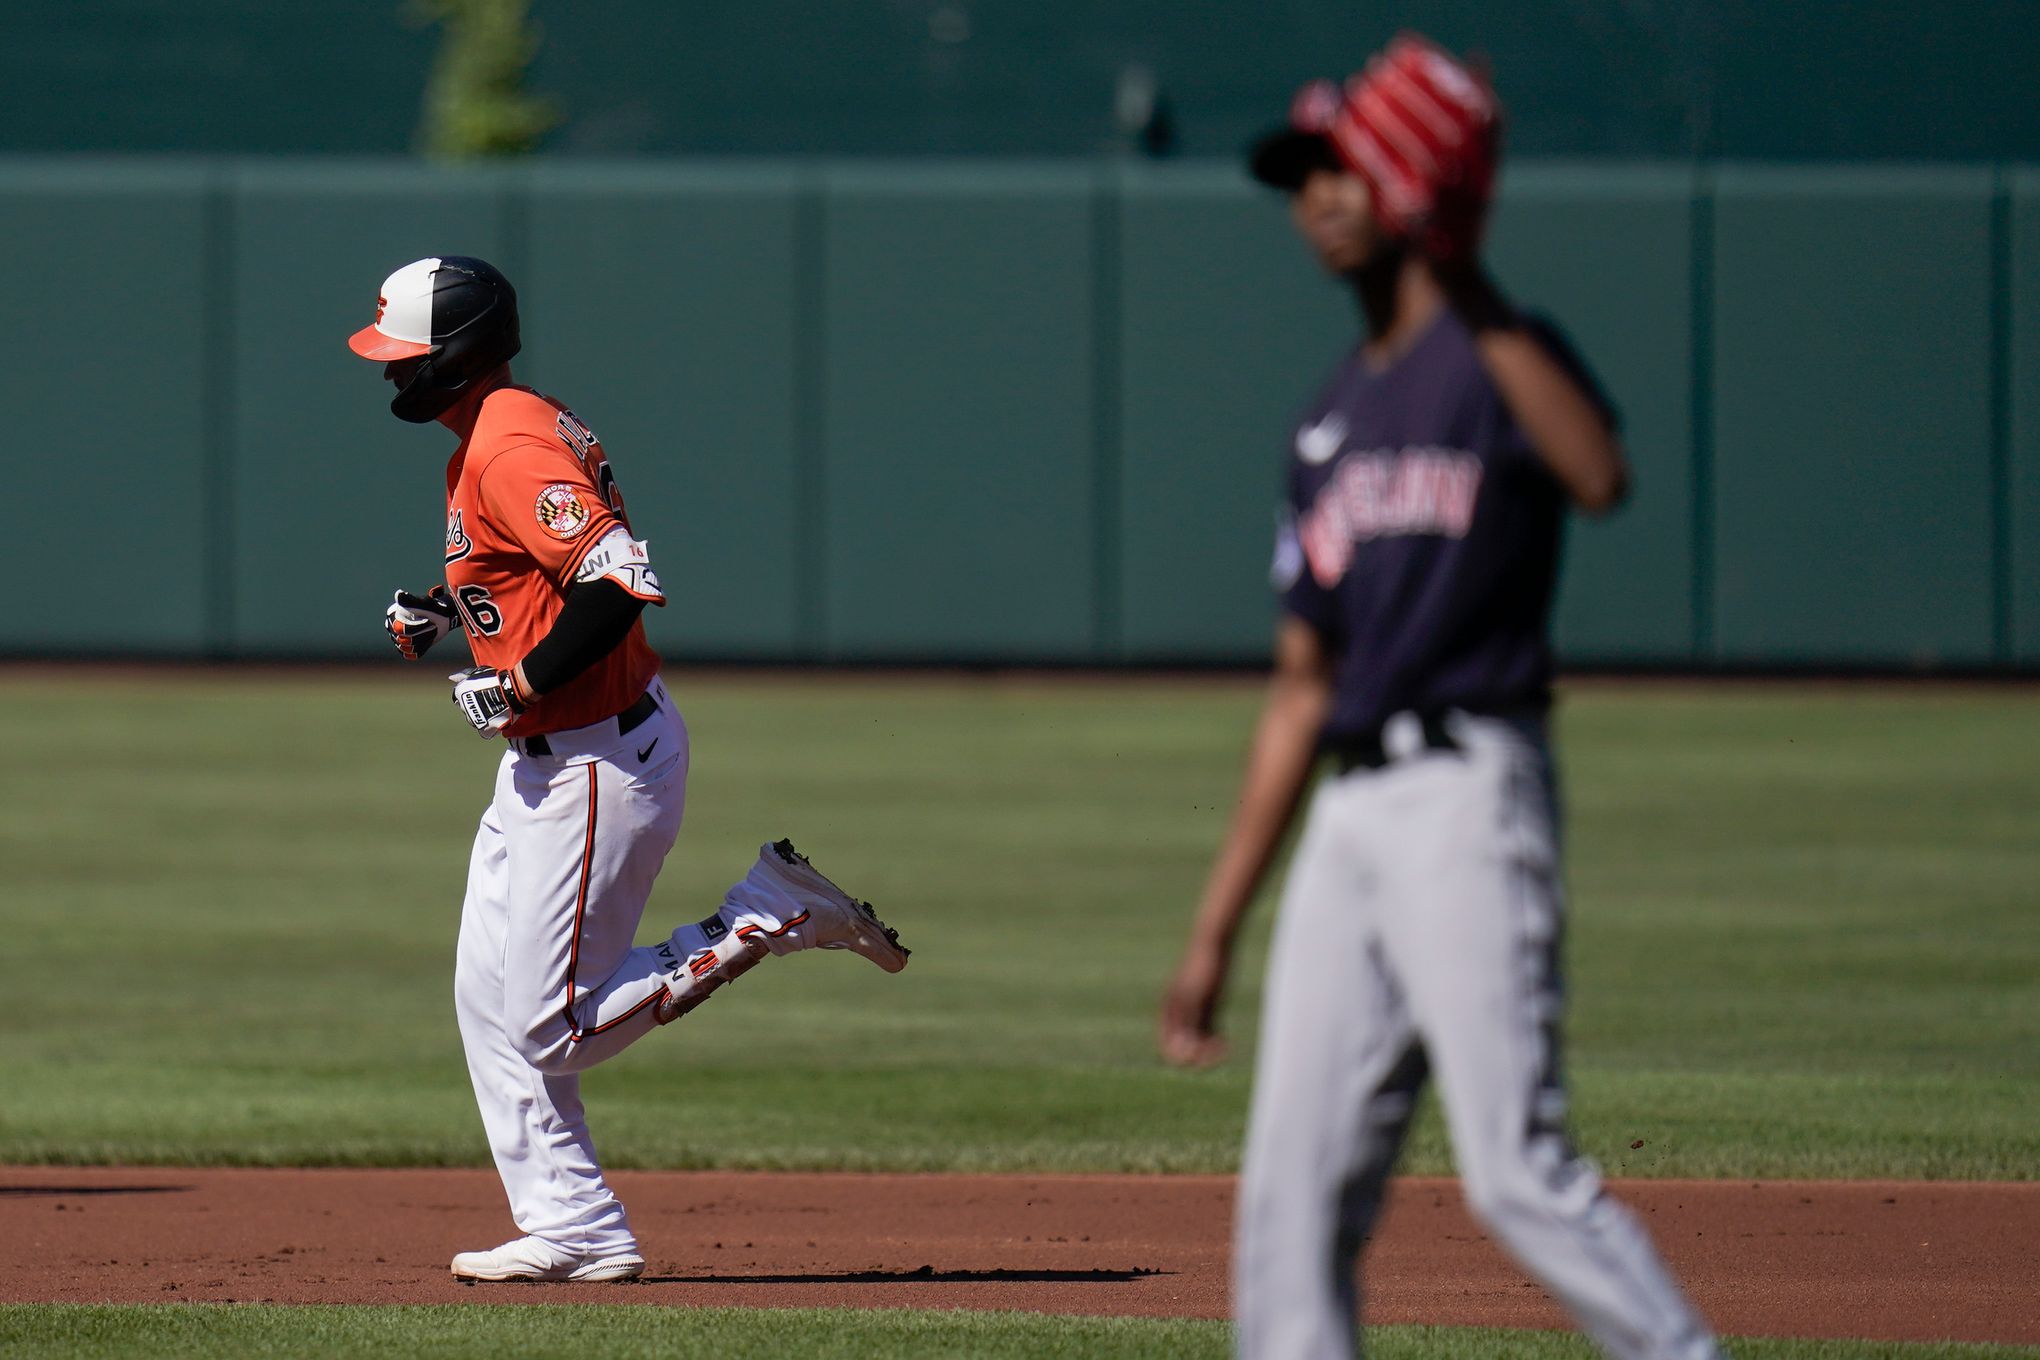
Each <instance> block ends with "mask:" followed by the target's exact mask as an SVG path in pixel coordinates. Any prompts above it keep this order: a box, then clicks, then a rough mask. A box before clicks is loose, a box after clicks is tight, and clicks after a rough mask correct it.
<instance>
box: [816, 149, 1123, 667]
mask: <svg viewBox="0 0 2040 1360" xmlns="http://www.w3.org/2000/svg"><path fill="white" fill-rule="evenodd" d="M826 185H827V199H826V203H825V207H824V213H823V218H824V250H823V262H822V277H823V283H822V299H823V301H822V318H821V320H822V326H823V335H824V337H825V349H824V355H823V361H824V368H823V372H822V376H821V385H822V403H823V404H822V410H823V413H824V414H823V425H822V428H823V464H822V488H823V495H824V504H825V505H826V507H827V510H826V517H825V520H824V523H823V525H822V526H821V538H822V542H821V553H820V559H819V560H820V561H821V562H822V563H823V564H824V565H823V568H822V591H823V601H822V618H823V630H824V633H823V635H824V638H825V640H826V649H827V653H828V655H830V656H833V657H842V658H906V657H916V658H925V657H939V658H949V659H958V660H1019V659H1028V660H1042V661H1047V660H1069V659H1089V658H1091V657H1092V656H1093V655H1094V654H1095V652H1094V646H1095V644H1094V638H1095V633H1096V624H1095V620H1094V607H1095V585H1096V571H1095V566H1094V563H1095V559H1096V555H1097V544H1096V543H1095V541H1094V534H1095V523H1094V515H1095V505H1094V484H1095V480H1096V473H1095V469H1094V466H1093V451H1092V449H1093V445H1092V437H1093V426H1094V423H1095V419H1096V417H1095V413H1094V410H1093V405H1092V403H1093V400H1094V396H1095V394H1094V391H1093V386H1094V384H1093V371H1094V370H1093V360H1094V347H1093V327H1094V318H1093V315H1092V306H1093V297H1092V274H1093V267H1094V260H1093V254H1092V226H1093V222H1094V219H1095V217H1096V209H1095V204H1094V198H1095V192H1096V190H1095V183H1094V179H1093V176H1092V175H1091V174H1090V173H1088V172H1085V171H1078V170H1073V169H1072V170H1066V169H1058V168H1047V169H1040V170H1025V169H1021V168H1017V167H1002V168H997V169H992V168H970V167H961V166H959V167H914V168H911V169H897V170H895V169H890V168H885V167H871V168H860V169H844V170H837V171H832V172H831V173H830V174H829V175H828V177H827V180H826Z"/></svg>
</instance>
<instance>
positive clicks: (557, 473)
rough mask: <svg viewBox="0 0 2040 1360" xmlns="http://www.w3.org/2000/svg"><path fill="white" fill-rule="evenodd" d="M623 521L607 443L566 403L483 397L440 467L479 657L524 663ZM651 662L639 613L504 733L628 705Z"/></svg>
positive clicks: (459, 593) (584, 718)
mask: <svg viewBox="0 0 2040 1360" xmlns="http://www.w3.org/2000/svg"><path fill="white" fill-rule="evenodd" d="M629 525H630V522H629V520H627V519H626V518H625V517H624V511H623V496H622V494H621V493H619V492H618V491H617V489H616V481H615V478H614V477H613V476H611V474H610V471H609V460H608V459H607V458H606V457H604V455H603V452H602V445H601V444H600V443H599V442H597V440H596V438H595V435H594V433H593V432H592V431H590V430H589V429H588V427H587V426H586V425H583V424H582V423H581V422H580V421H579V420H578V419H576V418H575V416H574V414H573V412H571V411H569V410H567V409H566V408H565V407H564V406H562V405H560V404H559V403H558V402H556V401H554V400H553V399H552V398H550V397H547V396H543V395H541V394H540V393H537V392H534V391H532V390H531V389H530V388H528V387H515V386H512V387H502V388H498V389H497V390H496V391H494V392H491V393H489V394H488V396H486V397H484V398H483V399H482V407H481V411H480V412H479V414H477V416H476V418H475V428H474V432H473V433H472V434H470V435H469V436H468V437H467V438H466V439H464V440H462V441H461V445H460V447H459V448H458V449H456V450H454V454H453V458H452V460H451V461H450V462H448V463H447V465H446V588H447V589H448V590H449V591H451V592H452V594H453V599H454V603H455V605H456V607H457V608H458V609H459V611H460V619H461V624H462V627H463V628H464V629H465V630H466V632H467V638H468V646H469V648H470V649H471V650H472V651H473V652H474V657H475V662H476V664H478V665H483V666H494V667H495V668H496V669H497V670H500V671H507V670H509V669H510V668H511V667H513V666H515V665H516V664H517V663H518V662H520V661H522V660H523V659H524V658H525V656H526V654H528V653H529V652H530V651H531V649H532V648H533V647H535V646H537V645H538V643H539V642H540V640H542V639H543V638H544V637H545V635H546V634H547V633H549V632H551V631H552V626H553V623H554V621H555V620H557V619H558V618H559V616H560V608H561V606H562V605H563V604H564V603H565V601H566V597H567V588H568V587H569V586H570V585H572V584H573V581H574V573H575V572H576V571H578V570H579V569H580V566H581V560H582V559H583V558H584V557H586V556H587V555H588V551H589V549H591V548H593V547H594V546H595V545H596V544H597V543H598V542H600V541H601V539H602V536H603V535H604V534H606V533H608V532H609V531H610V530H612V529H616V528H622V529H624V530H626V531H628V529H629ZM643 598H645V599H648V600H652V601H653V602H654V603H659V604H663V603H664V601H663V600H656V599H653V597H652V596H649V595H647V596H644V597H643ZM658 669H659V658H658V656H657V655H656V654H655V653H654V652H653V651H652V649H651V645H650V644H649V643H647V642H646V641H645V628H644V623H643V622H642V621H639V622H637V623H634V624H632V625H631V629H630V632H629V634H628V635H626V636H625V638H624V640H623V641H622V642H621V643H619V644H618V645H617V647H616V649H615V650H614V651H612V652H610V653H609V655H608V656H605V657H603V658H602V659H601V660H600V661H598V662H596V663H595V664H594V665H593V666H591V667H589V668H588V669H587V670H585V671H583V672H582V673H581V674H580V675H577V676H575V677H574V678H573V679H572V680H569V681H568V682H567V683H566V684H564V685H562V686H560V687H559V688H558V689H556V690H554V691H553V692H552V693H550V694H546V695H542V696H540V698H539V700H538V702H537V703H535V704H533V705H532V706H531V707H530V708H529V709H527V710H525V712H523V713H522V714H519V715H518V717H517V718H516V720H515V721H513V722H512V723H511V724H510V725H509V727H507V728H505V729H504V730H505V732H506V733H507V734H508V735H510V736H513V737H528V736H532V735H534V734H535V733H539V732H558V731H561V730H563V729H565V728H570V727H585V726H587V725H588V724H589V723H593V722H600V721H601V720H602V719H604V718H607V717H610V716H612V715H614V714H616V713H620V712H622V711H623V710H624V709H626V708H628V707H630V705H631V704H632V703H633V702H634V701H635V700H636V699H637V697H638V695H640V694H642V693H643V692H644V688H645V686H646V685H647V684H649V683H650V682H651V678H652V676H653V675H654V674H655V673H657V671H658Z"/></svg>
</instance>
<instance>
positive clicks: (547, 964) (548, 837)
mask: <svg viewBox="0 0 2040 1360" xmlns="http://www.w3.org/2000/svg"><path fill="white" fill-rule="evenodd" d="M650 688H651V692H652V693H653V695H654V696H655V697H656V698H657V700H658V708H657V711H656V712H654V713H653V714H652V716H651V717H649V718H647V719H646V720H645V721H644V722H643V723H641V724H640V725H639V726H637V727H636V728H634V729H632V730H631V731H630V732H629V733H625V734H619V733H618V732H617V730H616V722H615V720H614V719H610V720H608V721H607V722H605V723H596V724H594V725H593V726H590V727H586V728H580V729H576V730H574V731H570V732H564V733H550V734H548V736H547V740H548V742H549V743H550V745H551V746H552V748H553V754H552V755H550V756H544V757H540V756H531V755H526V754H524V753H522V752H520V751H518V750H516V749H515V748H513V749H511V750H509V751H506V752H505V753H504V756H503V760H502V762H501V764H500V765H499V766H498V767H497V770H496V789H495V797H494V799H493V800H492V801H491V802H490V804H489V806H488V808H487V809H486V810H485V811H484V812H483V814H482V819H481V825H480V827H479V829H478V830H477V831H476V833H475V843H474V852H473V855H472V858H471V859H470V861H469V865H468V884H467V898H466V901H465V903H464V905H463V906H462V908H461V923H460V944H459V949H458V954H457V958H456V963H455V969H454V1000H455V1008H456V1010H457V1012H458V1014H459V1019H460V1033H461V1041H462V1043H463V1045H464V1046H465V1048H466V1050H467V1060H468V1074H469V1076H470V1077H471V1078H472V1079H473V1082H474V1089H475V1102H476V1104H477V1105H478V1106H479V1107H480V1109H481V1115H482V1124H483V1126H484V1128H485V1129H486V1131H487V1133H488V1138H489V1148H490V1151H491V1152H492V1153H494V1155H495V1159H496V1170H497V1172H498V1173H499V1174H500V1175H501V1176H502V1179H503V1189H504V1191H505V1193H506V1194H507V1195H508V1197H509V1200H510V1211H511V1215H512V1217H513V1218H515V1220H516V1222H517V1226H518V1228H519V1229H520V1230H521V1231H522V1232H524V1233H526V1234H528V1235H530V1236H534V1237H540V1238H543V1239H545V1240H546V1241H548V1242H550V1243H552V1244H553V1245H555V1246H557V1247H559V1248H561V1249H562V1250H564V1251H566V1252H568V1253H571V1254H573V1255H577V1256H588V1257H599V1256H609V1255H615V1254H619V1253H623V1252H629V1251H635V1250H636V1245H637V1243H636V1238H635V1236H634V1235H633V1234H632V1232H631V1228H630V1222H629V1219H628V1218H627V1217H626V1215H625V1213H624V1210H623V1205H622V1204H621V1203H620V1202H618V1200H617V1198H616V1196H615V1194H614V1193H612V1192H611V1190H610V1189H609V1186H608V1184H607V1183H606V1182H605V1181H604V1180H603V1177H602V1167H601V1164H600V1163H599V1161H598V1160H597V1158H596V1154H595V1144H594V1142H593V1140H592V1138H591V1137H590V1136H589V1132H588V1124H587V1120H586V1117H585V1115H584V1113H583V1110H582V1107H581V1094H580V1084H581V1079H580V1073H581V1072H582V1071H583V1070H585V1069H587V1068H589V1067H593V1066H594V1065H595V1064H597V1063H599V1062H602V1061H603V1060H604V1059H606V1058H610V1057H613V1056H614V1055H616V1054H617V1053H620V1052H622V1051H623V1050H624V1049H625V1048H627V1047H629V1046H630V1045H631V1044H632V1043H634V1042H636V1041H637V1040H638V1039H640V1038H642V1037H643V1036H644V1035H645V1034H646V1033H648V1032H649V1031H650V1030H651V1029H652V1028H654V1026H655V1023H656V1022H655V1020H654V1018H653V1011H654V1008H655V1006H656V1004H657V1002H658V1001H659V999H660V998H661V997H663V996H664V995H665V994H666V983H667V981H668V979H669V978H671V979H678V978H681V977H684V970H685V964H686V961H687V960H688V959H689V958H690V957H692V956H694V955H695V954H696V953H698V952H699V951H700V950H702V949H704V948H707V947H709V946H711V945H713V944H715V943H716V942H717V941H719V940H722V939H724V938H725V937H726V936H727V935H728V934H729V933H730V932H732V931H734V930H736V929H738V928H739V927H740V926H756V927H758V928H759V929H760V930H762V931H763V932H764V933H765V935H766V937H767V942H768V944H770V945H771V947H772V950H773V952H774V953H784V952H790V951H791V950H792V949H795V948H798V947H801V941H799V940H798V939H797V938H796V937H794V936H792V935H788V934H786V933H785V932H786V923H787V921H788V920H790V919H791V918H793V917H794V916H797V915H798V914H799V906H798V904H795V903H792V902H790V901H788V900H787V899H785V898H784V896H783V895H782V894H781V892H780V891H779V890H778V889H777V888H776V887H775V886H774V882H775V881H774V880H773V879H772V878H771V876H770V875H765V874H761V873H760V872H758V871H756V870H754V871H753V872H752V873H751V874H750V875H749V876H747V877H746V878H745V880H744V881H743V882H741V883H739V884H737V885H736V886H735V887H734V888H732V889H731V890H730V892H729V894H728V895H727V897H726V899H725V901H724V903H723V905H722V906H721V908H720V909H719V910H718V911H717V912H716V914H715V915H713V916H710V917H708V918H707V919H706V920H704V921H702V922H699V923H696V924H691V925H684V926H681V927H679V928H677V929H676V930H674V931H673V932H672V936H671V938H670V939H668V940H666V941H664V942H662V943H660V944H658V945H652V946H646V947H633V945H632V940H633V939H634V938H635V937H636V935H637V930H638V925H639V923H640V921H641V920H642V918H643V916H644V910H645V903H646V901H647V899H648V898H649V897H650V895H651V891H652V884H653V882H654V880H655V879H657V877H658V874H659V869H660V867H661V866H662V865H663V864H664V863H665V859H666V852H667V851H668V850H670V849H671V848H672V845H673V841H674V838H675V837H676V836H677V835H678V834H679V830H680V819H681V814H682V811H683V809H684V807H685V805H686V798H687V760H688V741H687V727H686V724H685V723H684V722H683V721H682V720H681V717H680V714H679V713H678V712H677V711H676V710H675V709H674V707H673V703H672V700H671V699H670V698H669V697H668V696H667V694H666V691H665V687H664V686H663V685H662V684H661V683H660V682H659V681H657V680H654V681H653V682H652V684H651V687H650ZM640 753H642V755H640Z"/></svg>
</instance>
